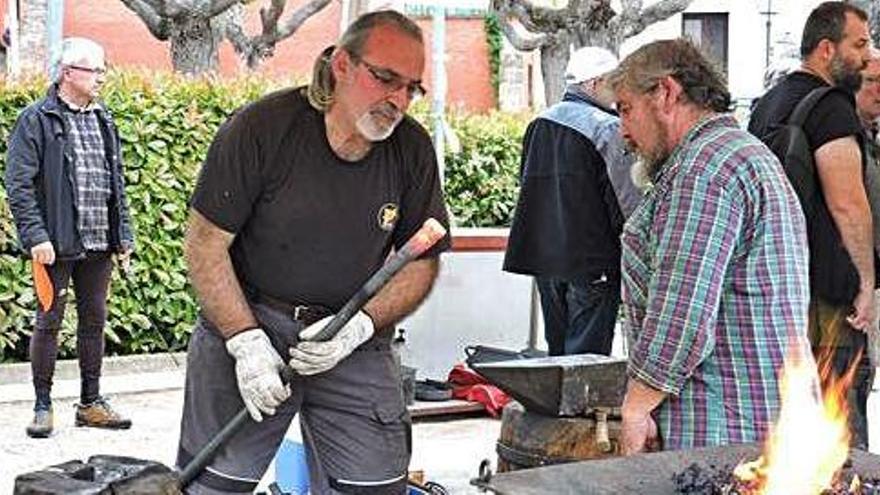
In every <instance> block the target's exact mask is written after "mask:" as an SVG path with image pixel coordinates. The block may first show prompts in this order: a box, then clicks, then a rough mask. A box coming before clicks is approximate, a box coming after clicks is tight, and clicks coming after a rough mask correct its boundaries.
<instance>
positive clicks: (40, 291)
mask: <svg viewBox="0 0 880 495" xmlns="http://www.w3.org/2000/svg"><path fill="white" fill-rule="evenodd" d="M31 266H32V267H33V271H34V291H36V293H37V300H38V301H40V306H42V307H43V311H44V312H48V311H49V310H50V309H52V303H53V302H55V288H54V287H52V279H51V278H49V271H48V270H46V265H44V264H42V263H38V262H36V261H32V262H31Z"/></svg>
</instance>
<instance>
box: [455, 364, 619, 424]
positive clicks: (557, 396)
mask: <svg viewBox="0 0 880 495" xmlns="http://www.w3.org/2000/svg"><path fill="white" fill-rule="evenodd" d="M471 367H473V369H474V370H475V371H476V372H477V373H479V374H481V375H483V376H484V377H485V378H486V379H487V380H489V382H491V383H492V384H493V385H495V386H497V387H498V388H500V389H501V390H503V391H505V392H507V393H508V394H509V395H510V396H511V397H513V398H514V399H516V400H517V401H519V402H520V403H521V404H522V405H523V406H525V408H526V409H527V410H530V411H534V412H538V413H541V414H546V415H549V416H579V415H582V414H584V413H585V412H586V411H588V410H590V409H593V408H597V407H606V408H614V407H620V406H621V404H623V395H624V393H625V392H626V359H625V358H611V357H608V356H603V355H600V354H574V355H569V356H553V357H545V358H531V359H514V360H510V361H497V362H491V363H473V364H472V365H471Z"/></svg>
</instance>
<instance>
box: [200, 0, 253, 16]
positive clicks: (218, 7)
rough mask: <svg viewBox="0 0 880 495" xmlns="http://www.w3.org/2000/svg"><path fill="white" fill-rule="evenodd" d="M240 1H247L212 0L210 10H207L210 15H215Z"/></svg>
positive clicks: (240, 1)
mask: <svg viewBox="0 0 880 495" xmlns="http://www.w3.org/2000/svg"><path fill="white" fill-rule="evenodd" d="M238 3H246V2H244V1H242V0H212V1H211V4H210V5H209V8H208V11H207V12H206V14H207V16H208V17H215V16H218V15H220V14H222V13H223V12H226V9H228V8H229V7H232V6H233V5H235V4H238Z"/></svg>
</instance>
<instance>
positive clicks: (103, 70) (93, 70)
mask: <svg viewBox="0 0 880 495" xmlns="http://www.w3.org/2000/svg"><path fill="white" fill-rule="evenodd" d="M68 67H70V68H71V69H76V70H81V71H83V72H88V73H89V74H99V75H100V74H105V73H107V69H106V68H104V67H83V66H82V65H68Z"/></svg>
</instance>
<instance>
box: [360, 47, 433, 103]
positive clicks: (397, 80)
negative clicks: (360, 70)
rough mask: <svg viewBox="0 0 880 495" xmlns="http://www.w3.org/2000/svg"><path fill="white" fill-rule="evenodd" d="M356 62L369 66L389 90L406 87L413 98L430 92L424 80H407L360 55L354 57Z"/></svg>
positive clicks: (368, 68)
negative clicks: (423, 83)
mask: <svg viewBox="0 0 880 495" xmlns="http://www.w3.org/2000/svg"><path fill="white" fill-rule="evenodd" d="M352 58H353V59H354V61H355V63H358V64H363V66H364V67H366V68H367V72H369V73H370V75H371V76H373V79H375V80H376V81H378V82H379V84H381V85H382V86H383V87H384V88H385V89H386V90H387V91H388V92H393V91H398V90H399V89H400V88H403V87H406V93H407V94H408V95H409V97H410V98H411V99H413V100H416V99H419V98H421V97H423V96H425V94H426V93H427V92H428V91H427V90H426V89H425V87H424V86H422V81H419V80H415V81H409V82H407V80H406V78H405V77H403V76H401V75H400V74H398V73H397V72H394V71H393V70H391V69H387V68H385V67H379V66H377V65H373V64H371V63H369V62H367V61H366V60H364V59H362V58H359V57H352Z"/></svg>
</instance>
